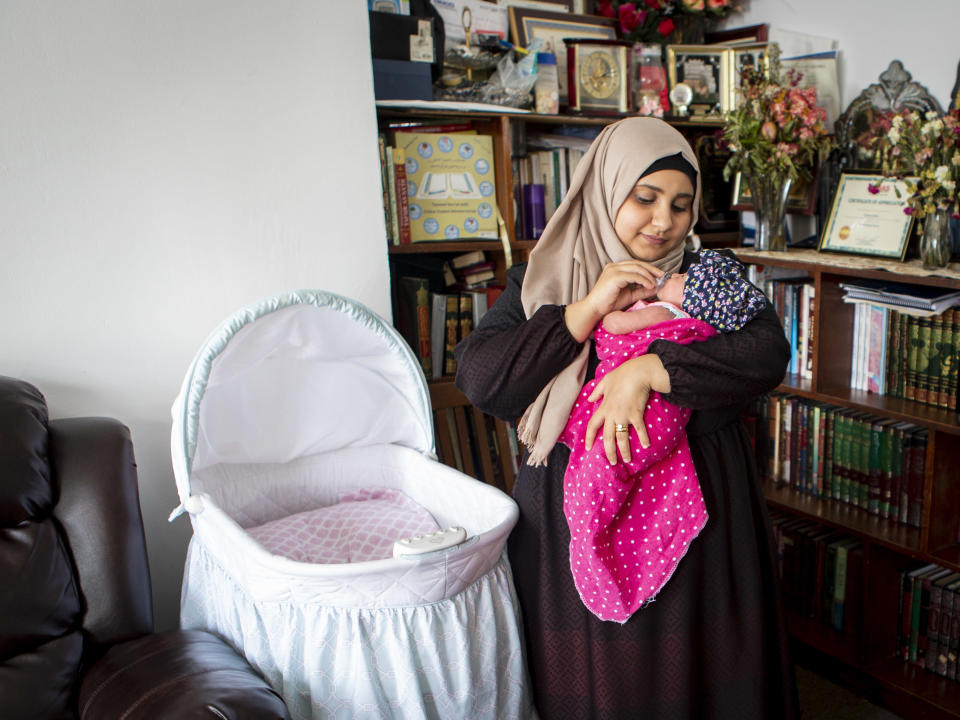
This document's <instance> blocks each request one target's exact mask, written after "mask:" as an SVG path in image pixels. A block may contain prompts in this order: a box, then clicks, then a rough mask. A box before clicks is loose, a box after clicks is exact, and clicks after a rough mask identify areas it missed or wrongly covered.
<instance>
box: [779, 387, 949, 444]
mask: <svg viewBox="0 0 960 720" xmlns="http://www.w3.org/2000/svg"><path fill="white" fill-rule="evenodd" d="M805 382H806V383H807V385H806V386H800V387H795V386H793V385H790V384H784V385H782V386H781V387H780V388H779V389H780V390H782V391H783V392H790V393H794V394H795V395H803V396H804V397H808V398H810V399H811V400H817V401H820V402H825V403H830V404H831V405H840V406H843V407H849V408H852V409H854V410H865V411H867V412H871V413H875V414H877V415H883V416H885V417H890V418H894V419H896V420H901V421H905V422H911V423H914V424H916V425H922V426H923V427H927V428H930V429H932V430H938V431H940V432H944V433H948V434H951V435H960V423H958V422H957V413H956V412H955V411H953V410H947V409H945V408H938V407H933V406H932V405H926V404H924V403H918V402H913V401H912V400H905V399H904V398H895V397H888V396H886V395H876V394H874V393H868V392H866V391H863V390H851V389H850V388H849V387H843V386H838V387H824V388H823V389H822V390H821V391H819V392H817V391H814V390H813V389H812V387H810V382H809V381H805Z"/></svg>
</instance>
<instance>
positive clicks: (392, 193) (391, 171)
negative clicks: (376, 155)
mask: <svg viewBox="0 0 960 720" xmlns="http://www.w3.org/2000/svg"><path fill="white" fill-rule="evenodd" d="M386 150H387V181H386V182H387V197H388V201H389V204H390V237H391V239H392V243H391V244H393V245H399V244H400V221H399V218H398V216H397V183H396V182H395V181H393V178H396V176H397V171H396V168H395V167H394V159H393V158H394V155H393V148H392V147H387V149H386Z"/></svg>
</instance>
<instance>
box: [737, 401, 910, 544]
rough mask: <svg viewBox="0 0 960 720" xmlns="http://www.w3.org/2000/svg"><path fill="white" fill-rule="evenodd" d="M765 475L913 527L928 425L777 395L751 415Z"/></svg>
mask: <svg viewBox="0 0 960 720" xmlns="http://www.w3.org/2000/svg"><path fill="white" fill-rule="evenodd" d="M750 420H751V423H750V424H751V425H752V427H753V440H754V449H755V452H756V455H757V460H758V463H759V466H760V469H761V473H762V475H763V477H764V479H765V480H766V481H768V482H771V483H774V484H775V485H778V486H781V485H788V486H790V487H793V488H795V489H797V490H799V491H801V492H806V493H810V494H811V495H814V496H816V497H822V498H828V499H832V500H835V501H837V502H841V503H848V504H850V505H854V506H856V507H859V508H862V509H863V510H865V511H866V512H868V513H870V514H872V515H878V516H880V517H881V518H884V519H888V520H890V521H891V522H895V523H901V524H905V525H910V526H912V527H920V526H921V523H922V519H923V478H924V470H925V466H926V448H927V442H928V431H927V430H926V429H925V428H921V427H919V426H917V425H914V424H912V423H908V422H899V421H896V420H893V419H890V418H884V417H880V416H877V415H873V414H871V413H868V412H862V411H857V410H852V409H849V408H840V407H836V406H833V405H828V404H826V403H820V402H815V401H813V400H809V399H806V398H801V397H797V396H794V395H789V394H784V393H771V394H770V395H768V396H764V397H761V398H758V400H757V401H756V402H755V404H754V408H753V411H752V413H751V417H750Z"/></svg>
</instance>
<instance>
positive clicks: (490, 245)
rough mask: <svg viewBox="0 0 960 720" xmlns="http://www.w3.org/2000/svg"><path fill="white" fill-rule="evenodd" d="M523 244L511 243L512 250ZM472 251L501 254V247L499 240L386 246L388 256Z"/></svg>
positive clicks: (519, 247) (521, 246) (520, 248)
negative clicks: (487, 251)
mask: <svg viewBox="0 0 960 720" xmlns="http://www.w3.org/2000/svg"><path fill="white" fill-rule="evenodd" d="M524 244H525V243H512V244H511V245H510V247H511V248H512V249H513V250H522V249H524V247H523V246H524ZM472 250H489V251H490V252H502V251H503V245H502V244H501V243H500V241H499V240H460V241H457V242H418V243H410V244H409V245H388V246H387V252H388V253H389V254H390V255H410V254H416V253H453V252H471V251H472Z"/></svg>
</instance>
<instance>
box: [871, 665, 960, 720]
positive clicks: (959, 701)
mask: <svg viewBox="0 0 960 720" xmlns="http://www.w3.org/2000/svg"><path fill="white" fill-rule="evenodd" d="M865 670H866V672H867V673H868V674H869V675H870V676H872V677H873V678H875V679H876V680H877V681H879V682H880V683H881V685H883V686H884V688H886V689H890V690H894V691H896V692H897V693H902V694H905V695H906V696H907V699H908V700H909V701H910V702H909V703H908V705H903V704H902V703H903V699H900V701H899V702H897V700H896V699H895V698H893V697H888V698H885V700H887V703H885V704H888V705H889V706H890V707H891V709H893V710H898V709H899V710H900V711H901V713H903V716H904V717H923V718H934V717H936V718H939V717H955V716H957V715H960V683H958V682H956V681H954V680H948V679H946V678H943V677H940V676H939V675H937V674H936V673H933V672H930V671H928V670H924V669H923V668H920V667H918V666H917V665H913V664H910V663H906V662H904V661H903V660H901V659H899V658H889V659H887V660H883V661H881V662H879V663H877V664H875V665H869V666H867V667H866V668H865ZM918 704H920V705H922V706H925V707H926V708H929V709H930V710H933V711H934V712H936V713H937V714H935V715H930V714H926V713H925V714H923V715H917V714H915V713H916V712H917V710H919V709H920V708H918V707H917V706H918ZM911 706H912V707H911ZM908 708H910V709H909V710H908ZM904 711H906V712H904ZM911 711H912V712H911ZM908 713H909V714H908Z"/></svg>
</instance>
